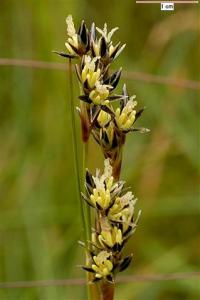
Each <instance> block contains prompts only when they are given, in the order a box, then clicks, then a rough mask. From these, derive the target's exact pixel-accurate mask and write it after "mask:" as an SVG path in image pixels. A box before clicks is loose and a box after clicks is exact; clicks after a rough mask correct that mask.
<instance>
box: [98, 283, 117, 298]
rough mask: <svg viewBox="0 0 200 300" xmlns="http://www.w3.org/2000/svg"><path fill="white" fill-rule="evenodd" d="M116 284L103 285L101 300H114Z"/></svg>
mask: <svg viewBox="0 0 200 300" xmlns="http://www.w3.org/2000/svg"><path fill="white" fill-rule="evenodd" d="M114 291H115V285H114V283H109V282H103V283H102V284H101V300H114Z"/></svg>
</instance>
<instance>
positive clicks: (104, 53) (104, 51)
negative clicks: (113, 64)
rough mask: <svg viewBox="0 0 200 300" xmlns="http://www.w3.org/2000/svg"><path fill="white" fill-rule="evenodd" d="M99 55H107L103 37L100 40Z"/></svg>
mask: <svg viewBox="0 0 200 300" xmlns="http://www.w3.org/2000/svg"><path fill="white" fill-rule="evenodd" d="M100 55H101V57H104V56H106V55H107V43H106V40H105V38H104V37H102V38H101V46H100Z"/></svg>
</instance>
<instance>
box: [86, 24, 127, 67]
mask: <svg viewBox="0 0 200 300" xmlns="http://www.w3.org/2000/svg"><path fill="white" fill-rule="evenodd" d="M96 30H97V31H98V32H99V33H100V38H99V39H97V38H95V39H93V42H92V54H93V56H100V57H101V61H102V62H103V64H104V65H108V64H109V63H110V62H111V61H112V60H114V59H115V58H117V57H118V56H119V54H120V53H121V52H122V51H123V49H124V48H125V46H126V45H125V44H124V45H122V46H120V44H121V43H120V42H119V43H118V44H117V45H116V46H113V44H112V41H111V38H112V36H113V34H114V32H115V31H116V30H118V27H115V28H113V29H112V30H111V31H110V32H108V30H107V24H106V23H105V24H104V28H103V29H100V28H98V27H96Z"/></svg>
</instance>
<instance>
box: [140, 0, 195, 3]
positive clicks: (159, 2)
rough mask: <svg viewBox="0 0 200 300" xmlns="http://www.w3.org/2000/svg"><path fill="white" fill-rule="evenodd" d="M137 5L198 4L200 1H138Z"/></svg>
mask: <svg viewBox="0 0 200 300" xmlns="http://www.w3.org/2000/svg"><path fill="white" fill-rule="evenodd" d="M136 3H137V4H156V3H160V4H161V3H174V4H176V3H177V4H198V3H199V1H191V0H190V1H184V0H183V1H181V0H175V1H154V0H152V1H151V0H141V1H140V0H137V1H136Z"/></svg>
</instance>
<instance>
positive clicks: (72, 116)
mask: <svg viewBox="0 0 200 300" xmlns="http://www.w3.org/2000/svg"><path fill="white" fill-rule="evenodd" d="M69 91H70V101H69V103H70V111H71V122H72V142H73V150H74V151H73V153H74V165H75V174H76V180H77V181H76V184H77V191H78V198H79V202H80V209H81V219H82V224H83V231H84V240H85V242H86V241H87V238H88V237H87V233H86V232H87V230H86V222H85V217H84V207H83V201H82V197H81V178H80V173H79V170H80V168H79V160H78V149H77V138H76V136H77V135H76V122H75V115H74V107H75V104H74V95H73V78H72V63H71V59H69Z"/></svg>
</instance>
